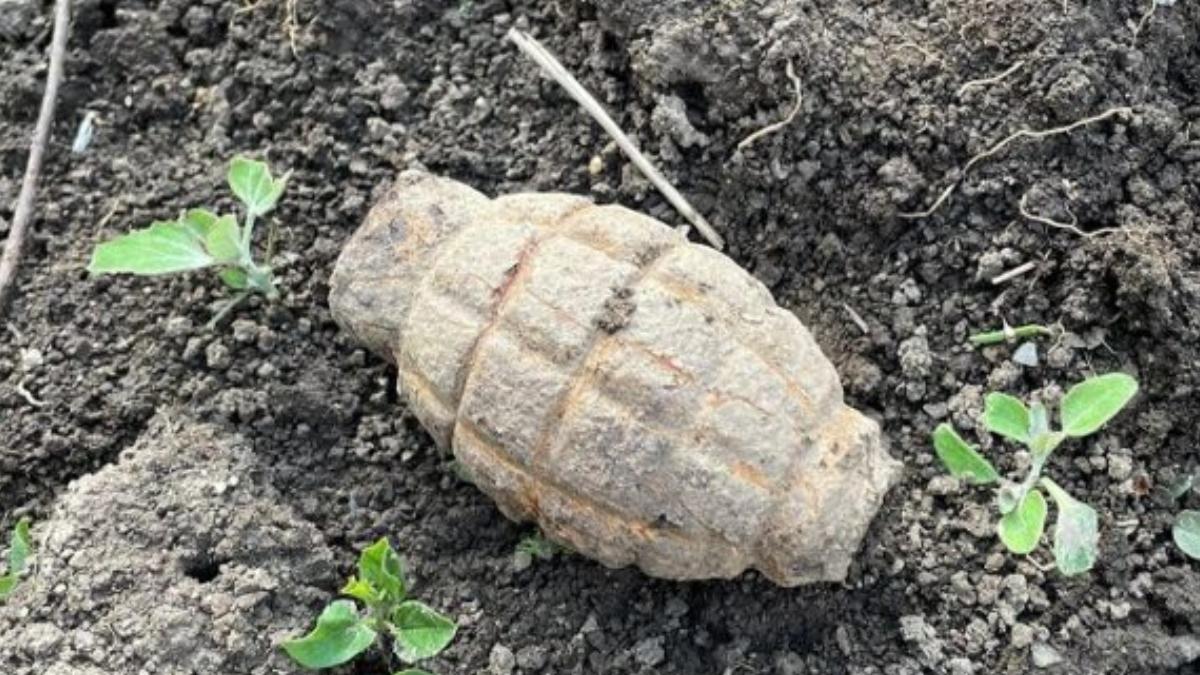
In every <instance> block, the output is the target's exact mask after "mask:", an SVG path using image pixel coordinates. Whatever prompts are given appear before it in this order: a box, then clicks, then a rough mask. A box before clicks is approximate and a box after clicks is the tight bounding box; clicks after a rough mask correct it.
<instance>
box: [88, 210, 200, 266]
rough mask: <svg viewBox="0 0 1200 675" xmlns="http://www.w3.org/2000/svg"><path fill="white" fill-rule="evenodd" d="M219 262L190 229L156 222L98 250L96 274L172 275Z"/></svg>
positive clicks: (118, 238)
mask: <svg viewBox="0 0 1200 675" xmlns="http://www.w3.org/2000/svg"><path fill="white" fill-rule="evenodd" d="M215 262H216V261H215V260H213V258H212V256H210V255H209V254H208V252H207V251H205V250H204V245H203V243H202V241H201V239H200V238H199V237H197V236H196V234H195V231H194V230H193V229H192V226H190V225H184V224H181V223H179V222H174V223H168V222H161V221H160V222H156V223H153V224H152V225H150V227H148V228H146V229H144V230H134V231H133V232H130V233H129V234H126V235H124V236H121V237H117V238H116V239H113V240H112V241H108V242H105V243H103V244H100V245H99V246H97V247H96V250H95V251H94V252H93V253H92V262H91V264H90V265H88V271H89V272H91V273H93V274H116V273H121V272H125V273H129V274H145V275H152V274H170V273H171V272H183V271H186V270H195V269H200V268H202V267H208V266H209V265H212V264H213V263H215Z"/></svg>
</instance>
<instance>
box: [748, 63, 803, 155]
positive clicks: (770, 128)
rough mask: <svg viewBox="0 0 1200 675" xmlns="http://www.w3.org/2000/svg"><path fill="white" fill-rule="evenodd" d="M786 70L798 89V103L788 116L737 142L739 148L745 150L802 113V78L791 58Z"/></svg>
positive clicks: (793, 85) (793, 84)
mask: <svg viewBox="0 0 1200 675" xmlns="http://www.w3.org/2000/svg"><path fill="white" fill-rule="evenodd" d="M786 72H787V76H788V79H789V80H791V81H792V87H793V88H794V89H795V91H796V104H795V105H794V106H792V111H791V112H789V113H788V115H787V117H785V118H783V119H781V120H779V121H778V122H774V123H772V124H768V125H767V126H765V127H763V128H761V129H759V130H758V131H756V132H754V133H752V134H750V135H749V136H747V137H745V138H744V139H742V142H741V143H738V144H737V149H738V150H744V149H745V148H746V146H748V145H750V144H751V143H753V142H754V141H757V140H758V139H760V138H762V137H763V136H766V135H767V134H773V133H775V132H776V131H779V130H780V129H782V128H784V127H786V126H787V125H789V124H791V123H792V120H794V119H796V115H798V114H800V105H801V104H802V103H803V102H804V96H803V90H802V85H801V83H800V78H799V77H796V71H795V69H794V68H793V67H792V62H791V61H790V60H789V61H788V62H787V71H786Z"/></svg>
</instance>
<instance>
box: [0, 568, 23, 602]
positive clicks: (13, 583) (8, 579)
mask: <svg viewBox="0 0 1200 675" xmlns="http://www.w3.org/2000/svg"><path fill="white" fill-rule="evenodd" d="M20 580H21V578H20V577H18V576H17V575H15V574H5V575H4V576H2V577H0V601H3V600H5V599H7V598H8V596H10V595H12V592H13V591H15V590H16V589H17V582H18V581H20Z"/></svg>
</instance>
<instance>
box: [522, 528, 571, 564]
mask: <svg viewBox="0 0 1200 675" xmlns="http://www.w3.org/2000/svg"><path fill="white" fill-rule="evenodd" d="M563 550H564V549H563V547H562V546H560V545H558V544H556V543H554V542H552V541H550V540H549V539H547V538H546V537H545V536H543V535H542V533H541V532H535V533H533V534H531V535H529V536H528V537H525V538H524V539H522V540H521V541H519V542H517V550H516V553H517V554H518V555H527V556H529V557H530V558H532V559H537V560H553V559H554V556H556V555H558V554H559V553H562V552H563Z"/></svg>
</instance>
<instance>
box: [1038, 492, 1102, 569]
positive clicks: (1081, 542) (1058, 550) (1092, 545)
mask: <svg viewBox="0 0 1200 675" xmlns="http://www.w3.org/2000/svg"><path fill="white" fill-rule="evenodd" d="M1041 482H1042V485H1043V486H1044V487H1045V488H1046V491H1047V492H1049V493H1050V496H1051V497H1053V498H1054V503H1055V505H1056V506H1057V507H1058V520H1056V521H1055V523H1054V562H1055V563H1056V564H1057V565H1058V571H1059V572H1062V573H1063V574H1065V575H1066V576H1069V577H1070V576H1074V575H1076V574H1082V573H1084V572H1086V571H1088V570H1090V569H1092V565H1095V564H1096V556H1097V554H1098V552H1099V548H1100V547H1099V543H1100V519H1099V518H1098V517H1097V516H1096V511H1095V509H1093V508H1092V507H1090V506H1088V505H1087V504H1084V503H1083V502H1080V501H1076V500H1075V499H1074V498H1073V497H1071V495H1069V494H1067V492H1066V490H1063V489H1062V488H1061V487H1059V486H1058V484H1057V483H1055V482H1054V481H1052V480H1050V479H1049V478H1042V481H1041Z"/></svg>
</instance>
